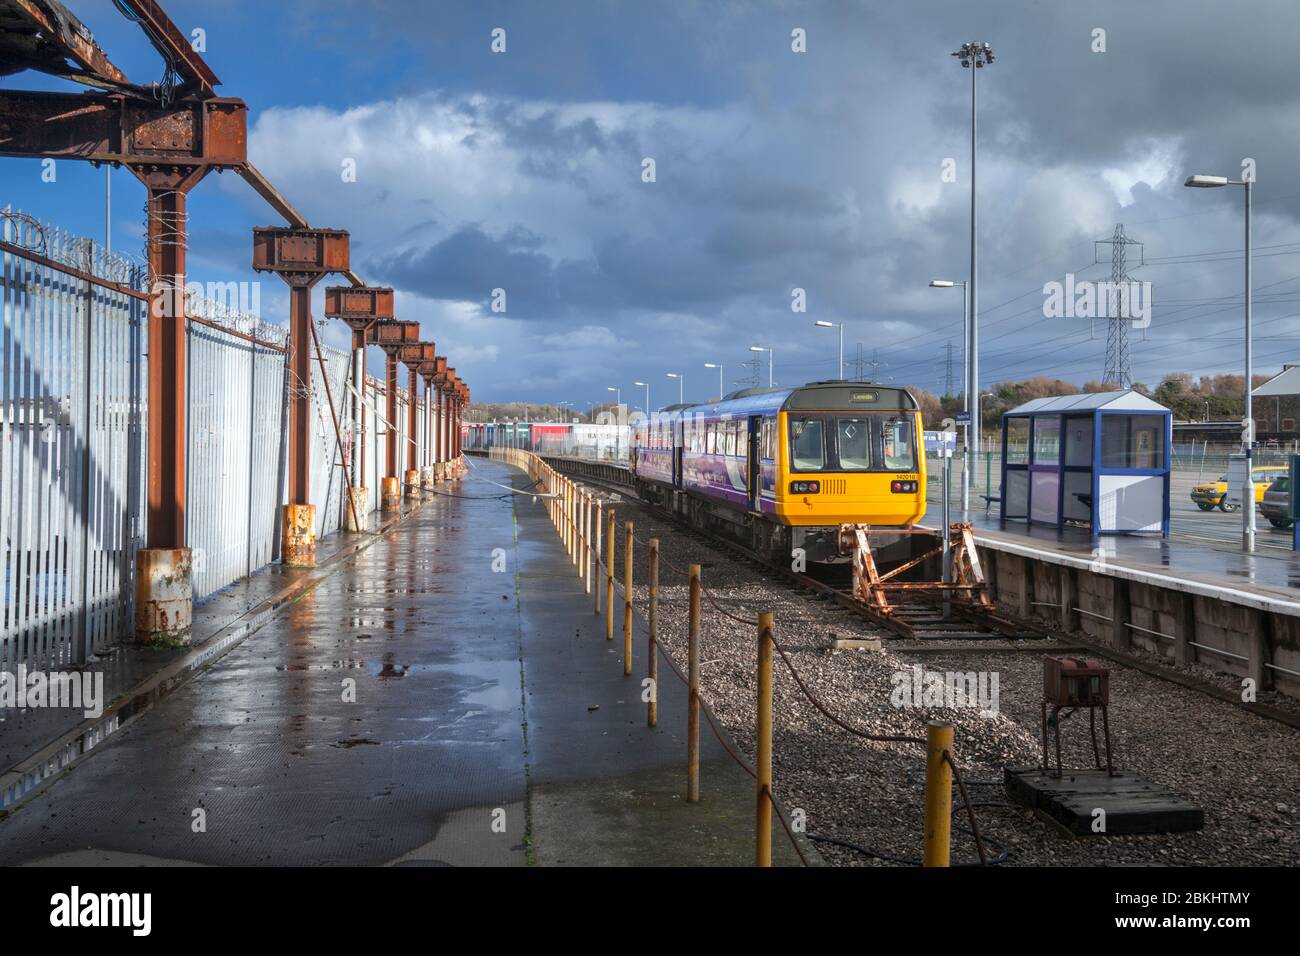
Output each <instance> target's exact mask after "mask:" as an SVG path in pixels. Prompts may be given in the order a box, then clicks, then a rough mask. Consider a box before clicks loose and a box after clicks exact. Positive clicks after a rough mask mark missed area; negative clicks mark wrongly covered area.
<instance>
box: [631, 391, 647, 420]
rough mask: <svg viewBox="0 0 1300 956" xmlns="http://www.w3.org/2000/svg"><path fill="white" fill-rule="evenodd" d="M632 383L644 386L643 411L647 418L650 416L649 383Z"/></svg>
mask: <svg viewBox="0 0 1300 956" xmlns="http://www.w3.org/2000/svg"><path fill="white" fill-rule="evenodd" d="M632 384H633V385H641V386H644V388H645V413H646V417H647V418H648V417H649V416H650V383H649V382H633V383H632Z"/></svg>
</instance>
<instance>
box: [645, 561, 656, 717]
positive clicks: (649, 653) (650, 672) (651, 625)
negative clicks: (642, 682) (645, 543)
mask: <svg viewBox="0 0 1300 956" xmlns="http://www.w3.org/2000/svg"><path fill="white" fill-rule="evenodd" d="M646 584H647V587H648V588H649V590H650V600H649V605H648V610H647V611H646V630H647V631H648V633H649V638H648V640H647V641H646V676H647V677H649V678H650V700H649V702H648V703H647V704H646V724H647V726H650V727H653V726H654V725H655V723H656V722H657V721H658V720H659V707H658V698H659V652H658V650H657V649H656V648H655V642H656V641H657V640H658V639H659V635H658V628H659V539H658V538H651V539H650V572H649V575H648V577H647V581H646Z"/></svg>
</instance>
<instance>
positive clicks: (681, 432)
mask: <svg viewBox="0 0 1300 956" xmlns="http://www.w3.org/2000/svg"><path fill="white" fill-rule="evenodd" d="M672 436H673V487H674V488H681V487H682V445H683V444H684V439H685V437H686V416H685V415H683V416H682V417H681V418H679V419H678V420H677V421H675V422H673V430H672Z"/></svg>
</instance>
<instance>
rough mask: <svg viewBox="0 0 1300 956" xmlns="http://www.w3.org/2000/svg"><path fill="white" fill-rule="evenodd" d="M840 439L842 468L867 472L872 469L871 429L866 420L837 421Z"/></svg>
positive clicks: (844, 419)
mask: <svg viewBox="0 0 1300 956" xmlns="http://www.w3.org/2000/svg"><path fill="white" fill-rule="evenodd" d="M836 432H837V437H838V439H839V448H840V467H841V468H843V469H844V470H845V471H867V470H868V469H870V468H871V442H870V438H871V428H870V426H869V425H868V419H865V418H840V419H837V420H836Z"/></svg>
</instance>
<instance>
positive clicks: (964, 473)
mask: <svg viewBox="0 0 1300 956" xmlns="http://www.w3.org/2000/svg"><path fill="white" fill-rule="evenodd" d="M956 286H961V292H962V307H961V319H962V345H961V348H962V354H961V360H962V372H961V377H962V383H961V393H962V406H961V407H962V411H963V412H965V413H966V424H965V429H966V440H965V441H964V442H962V448H961V510H962V511H963V512H966V511H969V510H970V468H969V462H968V458H969V457H970V426H971V421H972V419H971V407H970V406H971V394H970V393H971V389H970V382H969V381H968V379H967V376H969V375H970V332H971V326H970V286H969V285H968V284H967V283H966V280H965V279H958V280H955V281H954V280H953V279H931V280H930V288H931V289H952V288H954V287H956ZM976 404H978V400H977V401H976ZM977 427H978V426H977Z"/></svg>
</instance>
